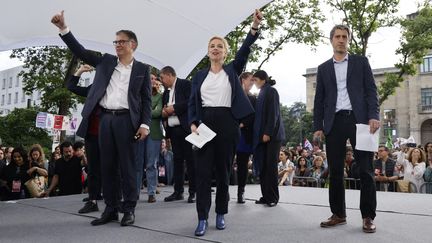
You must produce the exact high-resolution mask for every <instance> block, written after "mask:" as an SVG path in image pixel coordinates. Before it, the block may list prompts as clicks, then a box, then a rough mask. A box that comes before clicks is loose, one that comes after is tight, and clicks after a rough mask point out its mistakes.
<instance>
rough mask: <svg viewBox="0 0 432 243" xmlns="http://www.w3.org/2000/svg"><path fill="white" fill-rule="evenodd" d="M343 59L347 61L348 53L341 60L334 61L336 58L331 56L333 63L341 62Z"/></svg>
mask: <svg viewBox="0 0 432 243" xmlns="http://www.w3.org/2000/svg"><path fill="white" fill-rule="evenodd" d="M345 61H348V53H347V54H346V55H345V57H344V58H343V59H342V60H341V61H336V59H335V58H334V57H333V63H343V62H345Z"/></svg>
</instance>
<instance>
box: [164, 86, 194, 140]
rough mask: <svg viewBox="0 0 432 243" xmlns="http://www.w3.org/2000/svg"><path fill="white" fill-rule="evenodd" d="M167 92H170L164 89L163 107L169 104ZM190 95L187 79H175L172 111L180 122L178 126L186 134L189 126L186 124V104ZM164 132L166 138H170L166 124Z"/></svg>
mask: <svg viewBox="0 0 432 243" xmlns="http://www.w3.org/2000/svg"><path fill="white" fill-rule="evenodd" d="M169 92H170V91H169V90H168V89H166V90H165V91H164V93H163V98H162V103H163V106H164V107H165V106H166V105H167V104H168V102H169ZM190 94H191V82H190V81H189V80H187V79H180V78H177V81H176V83H175V87H174V99H175V104H174V111H175V113H176V115H177V117H178V118H179V120H180V125H181V126H182V127H183V129H184V130H185V131H186V133H188V134H189V133H190V126H189V123H188V102H189V97H190ZM165 120H166V119H165ZM165 130H166V132H167V137H170V131H169V130H170V129H169V127H168V124H167V126H166V127H165Z"/></svg>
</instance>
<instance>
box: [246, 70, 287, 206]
mask: <svg viewBox="0 0 432 243" xmlns="http://www.w3.org/2000/svg"><path fill="white" fill-rule="evenodd" d="M253 80H254V83H255V86H256V87H257V88H258V89H260V92H259V95H258V98H257V101H256V105H255V121H254V125H253V128H254V137H253V147H254V163H258V165H259V166H260V185H261V193H262V197H261V198H260V199H259V200H257V201H256V202H255V203H257V204H267V205H268V206H269V207H273V206H276V204H277V203H278V201H279V189H278V167H277V165H278V159H279V151H280V147H281V142H282V141H283V140H284V139H285V130H284V126H283V123H282V117H281V113H280V107H279V94H278V92H277V90H276V89H275V88H273V87H272V86H273V85H274V84H276V81H274V80H272V79H271V78H270V77H269V76H268V75H267V73H266V72H265V71H262V70H259V71H257V72H256V73H254V75H253Z"/></svg>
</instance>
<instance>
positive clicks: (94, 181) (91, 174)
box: [85, 135, 102, 200]
mask: <svg viewBox="0 0 432 243" xmlns="http://www.w3.org/2000/svg"><path fill="white" fill-rule="evenodd" d="M85 150H86V154H87V160H88V177H87V181H88V193H89V198H90V200H96V199H97V197H98V196H100V195H101V187H102V181H101V180H102V179H101V160H100V152H99V141H98V137H97V136H94V135H88V136H87V137H86V139H85Z"/></svg>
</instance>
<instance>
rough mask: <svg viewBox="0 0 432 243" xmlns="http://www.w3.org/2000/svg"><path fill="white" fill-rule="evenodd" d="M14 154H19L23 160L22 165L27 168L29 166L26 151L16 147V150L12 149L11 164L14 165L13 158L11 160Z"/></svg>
mask: <svg viewBox="0 0 432 243" xmlns="http://www.w3.org/2000/svg"><path fill="white" fill-rule="evenodd" d="M14 153H19V154H20V155H21V157H22V159H23V162H24V165H26V166H29V164H28V156H27V151H25V150H24V148H22V147H17V148H14V149H13V150H12V156H11V162H13V163H14V164H16V163H15V160H14V158H13V157H14V156H13V154H14Z"/></svg>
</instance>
